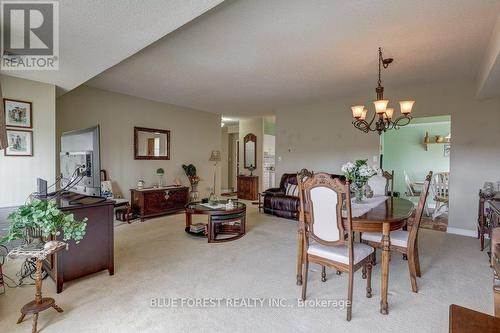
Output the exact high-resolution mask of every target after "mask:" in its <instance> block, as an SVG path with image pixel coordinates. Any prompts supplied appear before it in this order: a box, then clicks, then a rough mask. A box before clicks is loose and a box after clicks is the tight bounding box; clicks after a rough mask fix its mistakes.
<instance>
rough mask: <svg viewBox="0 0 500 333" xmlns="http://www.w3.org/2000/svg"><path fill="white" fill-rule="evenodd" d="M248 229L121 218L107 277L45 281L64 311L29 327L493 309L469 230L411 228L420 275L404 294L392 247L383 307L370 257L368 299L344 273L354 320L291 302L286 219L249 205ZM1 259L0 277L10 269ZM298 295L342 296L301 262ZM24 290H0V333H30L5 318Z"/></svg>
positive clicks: (130, 327) (237, 322)
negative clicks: (210, 236)
mask: <svg viewBox="0 0 500 333" xmlns="http://www.w3.org/2000/svg"><path fill="white" fill-rule="evenodd" d="M248 208H249V212H248V216H247V218H248V227H247V229H248V233H247V235H246V236H245V237H243V238H241V239H239V240H237V241H234V242H229V243H221V244H208V243H207V242H206V239H201V238H195V237H192V236H189V235H187V234H186V233H185V232H184V225H183V224H184V216H183V215H182V214H180V215H175V216H169V217H164V218H158V219H154V220H149V221H146V222H144V223H139V222H136V223H133V224H131V225H126V224H123V225H120V226H118V227H116V229H115V267H116V269H115V272H116V273H115V275H114V276H109V275H108V273H107V272H101V273H98V274H95V275H92V276H89V277H85V278H82V279H79V280H76V281H74V282H71V283H68V284H66V285H65V290H64V292H63V293H61V294H59V295H57V294H56V293H55V285H54V283H53V282H52V281H51V280H50V279H47V280H45V281H44V286H43V289H44V295H45V296H51V297H55V298H56V300H57V303H58V304H59V305H60V306H61V307H62V308H63V309H64V313H57V312H56V311H52V310H47V311H45V312H43V313H41V314H40V317H39V329H40V332H42V333H44V332H47V333H48V332H56V333H62V332H71V333H76V332H333V331H335V332H403V331H405V332H447V331H448V307H449V305H450V304H452V303H456V304H460V305H463V306H466V307H470V308H473V309H476V310H479V311H483V312H487V313H490V314H491V313H492V310H493V295H492V289H491V284H492V272H491V269H490V268H489V265H488V260H487V256H486V253H483V252H480V251H479V243H478V241H477V240H476V239H474V238H467V237H461V236H455V235H449V234H446V233H444V232H436V231H431V230H425V229H424V230H422V231H421V234H420V236H419V241H420V253H421V264H422V273H423V277H422V278H420V279H418V286H419V293H418V294H416V293H412V292H411V289H410V282H409V277H408V267H407V262H406V261H402V260H401V256H400V255H397V254H394V255H393V256H392V260H391V266H390V269H391V271H390V283H389V289H390V291H389V306H390V313H389V315H388V316H383V315H381V314H380V313H379V301H380V264H378V265H377V266H375V268H374V273H373V297H372V298H371V299H367V298H366V297H365V280H362V279H361V272H360V271H358V272H357V273H356V276H355V280H354V302H353V318H352V321H351V322H347V321H346V320H345V316H346V312H345V309H337V308H327V309H325V308H311V307H310V308H299V307H297V306H295V305H296V300H297V298H298V297H299V294H300V287H298V286H296V285H295V259H296V257H295V255H296V222H294V221H289V220H284V219H280V218H274V217H269V216H266V215H263V214H259V213H258V212H257V208H256V207H255V206H252V205H248ZM19 264H20V262H19V261H13V260H11V261H9V262H7V264H6V266H5V270H6V272H5V273H7V274H10V275H13V274H14V273H15V272H16V271H17V270H18V269H19ZM309 276H310V280H309V286H308V298H309V299H311V300H314V299H343V298H344V297H346V294H347V278H346V276H345V275H342V276H337V275H336V274H335V272H334V271H332V270H329V271H328V281H327V282H325V283H322V282H321V281H320V269H319V267H318V266H315V265H312V266H311V267H310V275H309ZM32 297H33V287H31V286H25V287H23V288H18V289H7V293H6V294H5V295H0V332H9V333H15V332H29V331H30V330H31V318H30V317H27V318H26V319H25V321H24V322H23V323H21V324H19V325H16V320H17V318H18V316H19V309H20V308H21V307H22V305H23V304H24V303H26V302H28V301H30V300H31V299H32ZM187 297H196V298H203V297H214V298H237V297H245V298H279V299H282V300H285V301H286V302H287V303H286V304H287V305H294V306H292V307H286V308H283V307H280V308H273V307H269V306H267V307H256V308H241V307H240V308H236V307H233V308H231V307H223V308H189V307H183V308H166V307H160V308H154V307H152V306H151V299H152V298H187Z"/></svg>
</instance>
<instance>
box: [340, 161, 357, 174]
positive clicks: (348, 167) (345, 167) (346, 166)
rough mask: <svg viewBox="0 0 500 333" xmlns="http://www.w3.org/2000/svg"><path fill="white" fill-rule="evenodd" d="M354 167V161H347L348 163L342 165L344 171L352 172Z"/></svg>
mask: <svg viewBox="0 0 500 333" xmlns="http://www.w3.org/2000/svg"><path fill="white" fill-rule="evenodd" d="M354 167H355V165H354V163H352V162H347V163H346V164H344V165H342V168H341V170H342V172H343V173H346V172H351V171H352V170H353V169H354Z"/></svg>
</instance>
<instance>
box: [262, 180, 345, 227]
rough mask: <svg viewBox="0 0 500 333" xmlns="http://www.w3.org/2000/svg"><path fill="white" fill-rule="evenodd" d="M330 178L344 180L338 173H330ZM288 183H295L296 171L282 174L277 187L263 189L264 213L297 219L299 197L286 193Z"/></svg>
mask: <svg viewBox="0 0 500 333" xmlns="http://www.w3.org/2000/svg"><path fill="white" fill-rule="evenodd" d="M332 178H340V179H342V180H344V181H345V177H344V176H340V175H334V174H332ZM288 184H291V185H297V174H296V173H285V174H283V176H281V181H280V185H279V187H277V188H270V189H268V190H266V191H264V213H266V214H271V215H275V216H279V217H284V218H287V219H294V220H298V218H299V205H300V199H299V197H298V196H297V197H296V196H290V195H286V187H287V185H288Z"/></svg>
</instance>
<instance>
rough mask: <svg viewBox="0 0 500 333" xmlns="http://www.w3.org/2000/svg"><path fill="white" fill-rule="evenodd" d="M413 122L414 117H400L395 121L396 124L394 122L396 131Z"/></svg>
mask: <svg viewBox="0 0 500 333" xmlns="http://www.w3.org/2000/svg"><path fill="white" fill-rule="evenodd" d="M411 120H412V116H411V115H404V116H400V117H398V118H397V119H396V120H394V122H393V123H394V125H393V128H394V129H400V128H401V127H403V126H406V125H408V124H409V123H410V122H411Z"/></svg>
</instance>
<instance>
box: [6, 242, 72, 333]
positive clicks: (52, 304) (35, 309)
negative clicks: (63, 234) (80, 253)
mask: <svg viewBox="0 0 500 333" xmlns="http://www.w3.org/2000/svg"><path fill="white" fill-rule="evenodd" d="M66 246H67V244H66V243H64V242H54V245H53V246H52V247H51V248H50V249H43V248H42V249H30V248H27V247H17V248H15V249H13V250H12V251H10V252H9V255H8V256H9V258H19V257H21V258H23V257H24V258H34V259H36V273H35V300H33V301H31V302H29V303H26V304H25V305H24V306H23V307H22V309H21V317H19V319H18V320H17V323H18V324H20V323H21V322H22V321H23V320H24V317H25V316H26V315H28V314H32V315H33V319H32V320H33V325H32V328H31V333H36V331H37V330H36V326H37V321H38V313H40V312H42V311H45V310H47V309H49V308H54V309H55V310H56V311H57V312H63V309H61V308H60V307H59V306H58V305H57V304H56V301H55V300H54V299H53V298H50V297H42V262H43V260H44V259H45V258H47V257H48V256H49V255H51V254H54V253H56V252H57V251H59V250H61V249H63V248H65V247H66Z"/></svg>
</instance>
